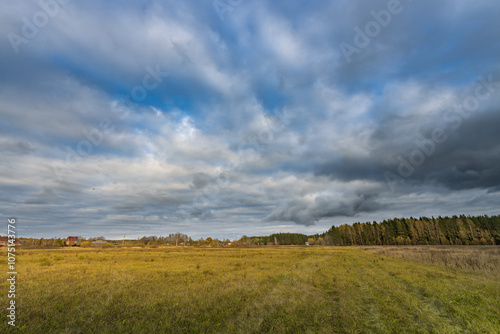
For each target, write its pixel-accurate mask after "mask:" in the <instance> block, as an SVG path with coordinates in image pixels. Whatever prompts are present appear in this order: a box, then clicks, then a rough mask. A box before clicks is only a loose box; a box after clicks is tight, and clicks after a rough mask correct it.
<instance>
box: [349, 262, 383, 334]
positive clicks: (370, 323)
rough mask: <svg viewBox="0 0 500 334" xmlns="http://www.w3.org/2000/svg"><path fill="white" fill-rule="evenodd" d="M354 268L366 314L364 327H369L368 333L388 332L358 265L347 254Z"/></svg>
mask: <svg viewBox="0 0 500 334" xmlns="http://www.w3.org/2000/svg"><path fill="white" fill-rule="evenodd" d="M349 260H350V261H351V263H352V265H353V267H354V269H355V270H356V273H357V276H358V281H359V284H360V288H361V290H362V292H363V308H364V309H365V311H366V312H367V314H368V318H367V321H366V327H367V328H369V329H370V333H389V330H388V328H387V327H386V326H385V323H384V322H383V321H382V319H381V317H380V310H379V308H378V307H377V305H376V303H375V297H374V295H373V291H372V289H370V287H369V286H368V284H366V280H365V278H364V276H363V274H362V273H361V270H360V268H359V265H358V264H357V263H356V262H355V261H354V260H353V258H352V257H351V256H349Z"/></svg>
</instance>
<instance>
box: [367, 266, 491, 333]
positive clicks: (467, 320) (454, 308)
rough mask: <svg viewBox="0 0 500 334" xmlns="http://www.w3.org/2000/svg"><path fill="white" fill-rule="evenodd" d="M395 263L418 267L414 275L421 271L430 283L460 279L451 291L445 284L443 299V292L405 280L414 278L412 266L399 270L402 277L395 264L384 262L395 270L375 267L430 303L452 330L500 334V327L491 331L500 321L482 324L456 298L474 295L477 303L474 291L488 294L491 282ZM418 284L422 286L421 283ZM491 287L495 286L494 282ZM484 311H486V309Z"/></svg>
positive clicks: (434, 269)
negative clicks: (430, 279) (439, 280)
mask: <svg viewBox="0 0 500 334" xmlns="http://www.w3.org/2000/svg"><path fill="white" fill-rule="evenodd" d="M386 259H387V258H386ZM389 259H390V258H389ZM395 260H396V261H398V262H399V261H402V262H405V264H407V265H410V264H411V265H413V266H416V267H413V271H415V269H418V271H419V276H420V277H427V279H426V280H427V281H428V280H429V279H428V278H429V277H432V278H434V279H435V278H436V277H441V278H446V279H448V280H451V279H457V280H458V281H457V283H456V284H454V285H452V288H451V289H450V286H449V284H445V283H442V284H443V288H444V289H446V290H444V291H446V292H445V293H444V295H443V293H442V292H443V290H442V289H441V290H439V291H438V290H436V288H435V287H434V288H432V286H431V285H429V284H425V283H421V284H417V285H415V284H413V283H412V282H411V281H410V279H409V278H405V277H403V275H404V273H406V275H404V276H408V274H413V273H412V272H408V271H409V268H408V266H405V267H398V268H400V269H401V271H402V273H399V272H398V271H397V270H396V268H395V263H394V261H391V262H390V263H388V262H384V264H387V265H388V266H392V268H391V269H390V268H384V267H381V266H380V265H379V264H373V265H374V266H377V267H378V268H380V270H384V271H386V272H387V273H388V274H389V275H390V276H392V277H393V278H394V279H395V280H398V281H399V282H400V283H401V284H403V285H405V286H406V287H407V289H408V290H409V291H412V292H413V293H414V295H415V296H417V297H420V298H421V299H422V300H423V301H425V302H427V303H428V304H429V305H430V307H431V308H434V310H435V311H436V313H438V314H439V315H440V316H441V318H442V319H443V321H446V322H448V323H449V324H451V326H455V327H459V328H461V330H462V331H463V332H465V333H468V332H471V331H472V332H485V333H499V330H498V327H497V328H496V329H491V327H490V326H498V321H497V322H496V324H494V323H492V322H491V321H488V322H487V323H482V322H481V321H482V320H480V319H478V318H477V315H473V314H472V315H471V311H475V310H474V309H472V310H471V309H464V308H460V307H459V306H458V305H457V304H455V303H456V301H455V299H454V298H452V297H453V296H456V295H457V294H458V295H459V298H465V299H467V298H466V297H463V296H464V295H465V296H467V295H472V297H471V299H474V298H475V296H476V295H477V294H474V293H473V292H474V291H488V283H489V282H488V281H487V280H486V278H484V277H478V276H477V275H472V274H470V273H465V274H464V275H463V276H462V273H459V274H460V276H458V277H457V276H456V275H455V276H453V275H451V274H450V269H447V268H442V267H437V266H435V265H433V264H422V263H414V262H413V261H412V262H407V261H404V260H400V259H395ZM405 270H406V272H405ZM424 279H425V278H424ZM464 281H466V282H468V283H470V284H474V289H472V290H474V291H472V292H471V286H465V285H463V284H464ZM433 282H434V281H433ZM417 283H419V282H418V281H417ZM478 284H479V285H480V287H478V286H477V285H478ZM489 284H490V285H491V282H490V283H489ZM490 291H491V289H490ZM440 293H441V294H440ZM443 298H444V299H443ZM483 305H484V304H483ZM484 306H488V307H489V306H490V305H489V304H488V305H484ZM471 307H473V305H471ZM490 308H491V307H490ZM482 309H483V310H484V311H486V310H485V309H484V307H483V308H482ZM493 309H494V307H493ZM489 312H490V313H491V310H489ZM450 313H451V314H450ZM481 313H482V312H481ZM497 314H498V313H497ZM471 321H472V322H471Z"/></svg>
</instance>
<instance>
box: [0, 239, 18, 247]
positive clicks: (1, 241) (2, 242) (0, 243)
mask: <svg viewBox="0 0 500 334" xmlns="http://www.w3.org/2000/svg"><path fill="white" fill-rule="evenodd" d="M8 243H9V237H0V247H3V246H7V245H8ZM14 245H16V246H19V241H18V240H17V239H16V240H15V241H14Z"/></svg>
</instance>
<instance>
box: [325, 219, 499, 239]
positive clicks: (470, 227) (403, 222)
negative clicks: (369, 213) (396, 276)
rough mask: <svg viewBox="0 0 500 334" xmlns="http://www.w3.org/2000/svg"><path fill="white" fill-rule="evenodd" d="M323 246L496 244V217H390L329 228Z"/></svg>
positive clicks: (497, 225) (497, 227)
mask: <svg viewBox="0 0 500 334" xmlns="http://www.w3.org/2000/svg"><path fill="white" fill-rule="evenodd" d="M321 237H323V239H324V241H325V243H326V244H327V245H337V246H348V245H499V244H500V216H486V215H485V216H476V217H471V216H464V215H461V216H453V217H441V216H439V217H438V218H434V217H432V218H427V217H420V218H413V217H410V218H394V219H389V220H384V221H383V222H381V223H377V222H376V221H374V222H372V223H370V222H367V223H354V224H352V225H340V226H332V228H330V229H329V230H328V231H327V232H325V233H324V234H322V235H321Z"/></svg>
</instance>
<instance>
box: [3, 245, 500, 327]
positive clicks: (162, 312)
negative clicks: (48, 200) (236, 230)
mask: <svg viewBox="0 0 500 334" xmlns="http://www.w3.org/2000/svg"><path fill="white" fill-rule="evenodd" d="M394 248H395V249H396V250H397V249H398V248H397V247H394ZM377 249H378V251H379V252H382V251H383V250H387V249H391V248H390V247H388V248H386V247H380V248H375V249H373V248H367V249H366V250H365V249H362V248H355V247H346V248H341V247H261V248H187V247H186V248H183V247H178V248H175V247H170V248H142V249H141V248H137V249H102V250H99V249H81V248H72V249H54V250H38V249H33V250H18V258H17V261H18V272H19V274H18V282H17V298H16V300H17V316H18V317H17V319H16V324H17V328H16V330H15V332H22V333H268V332H272V333H405V332H406V333H500V284H499V283H500V280H499V277H500V276H499V271H500V269H499V268H498V267H496V268H495V267H492V266H488V269H487V270H481V268H479V269H477V270H476V269H474V268H450V267H447V266H445V265H436V264H432V263H429V261H426V259H425V256H423V257H422V256H420V255H419V256H417V255H415V258H413V259H412V258H411V256H410V255H409V254H412V252H413V254H419V252H420V253H421V254H423V253H425V252H426V251H425V247H414V248H411V247H407V248H406V249H405V251H404V253H405V254H408V256H407V258H401V256H400V255H401V254H399V255H398V254H392V255H391V254H390V251H387V252H386V253H384V254H377ZM422 249H423V250H422ZM453 249H456V251H457V252H461V251H463V250H464V249H465V250H467V252H468V251H470V250H472V249H473V248H465V247H464V248H462V247H458V246H457V247H456V248H453ZM399 250H401V248H399ZM430 251H432V249H429V250H427V252H430ZM483 251H484V252H486V253H487V254H488V256H484V258H485V259H486V260H484V261H485V262H488V261H498V258H499V253H498V248H496V247H485V248H482V249H481V252H483ZM393 252H394V253H397V251H393ZM450 252H451V253H450V254H452V255H453V254H455V253H453V251H450ZM452 255H450V256H452ZM455 255H456V254H455ZM455 255H453V256H455ZM0 256H1V258H0V267H1V268H6V267H7V264H6V258H7V256H6V254H5V252H4V251H2V252H1V253H0ZM398 256H399V257H398ZM443 256H447V255H443ZM490 256H491V257H490ZM455 260H456V259H455ZM455 260H454V261H455ZM450 261H451V260H450ZM485 268H486V267H485ZM5 271H7V270H5ZM0 288H1V291H3V292H2V293H1V295H0V302H1V305H3V306H2V309H3V310H5V308H6V307H4V306H6V305H7V289H8V288H7V283H6V281H5V280H2V283H1V285H0ZM0 319H1V324H0V332H2V333H3V332H9V331H10V330H11V328H9V327H11V326H8V325H7V318H6V311H3V312H1V315H0ZM12 332H14V331H12Z"/></svg>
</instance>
